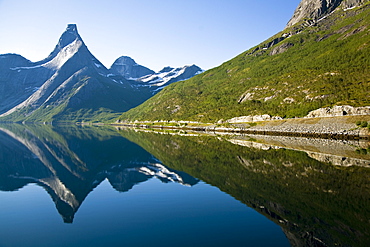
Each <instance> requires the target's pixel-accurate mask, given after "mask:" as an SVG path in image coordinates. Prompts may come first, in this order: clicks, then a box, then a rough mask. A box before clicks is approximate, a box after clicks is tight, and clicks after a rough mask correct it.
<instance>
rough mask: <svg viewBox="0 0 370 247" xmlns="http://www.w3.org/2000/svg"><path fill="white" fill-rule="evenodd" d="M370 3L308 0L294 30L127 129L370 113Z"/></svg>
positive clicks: (174, 90) (139, 110)
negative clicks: (336, 110)
mask: <svg viewBox="0 0 370 247" xmlns="http://www.w3.org/2000/svg"><path fill="white" fill-rule="evenodd" d="M369 27H370V3H369V0H302V1H301V3H300V4H299V6H298V7H297V9H296V11H295V13H294V15H293V17H292V18H291V19H290V21H289V22H288V24H287V27H286V28H285V29H284V30H283V31H281V32H279V33H277V34H276V35H274V36H272V37H271V38H269V39H267V40H266V41H263V42H262V43H260V44H259V45H257V46H255V47H252V48H251V49H249V50H247V51H245V52H243V53H242V54H240V55H238V56H237V57H235V58H233V59H231V60H230V61H227V62H225V63H224V64H222V65H221V66H219V67H217V68H214V69H210V70H208V71H206V72H204V73H202V74H201V75H197V76H195V77H192V78H191V79H189V80H186V81H181V82H177V83H175V84H172V85H170V86H168V87H166V88H165V89H164V90H162V91H161V92H160V93H158V94H157V95H155V96H154V97H152V98H150V99H149V100H147V101H146V102H145V103H143V104H141V105H140V106H138V107H136V108H134V109H131V110H130V111H128V112H125V113H124V114H123V115H122V116H121V117H120V121H122V122H130V121H134V120H148V121H154V120H190V121H199V122H206V123H207V122H208V123H209V122H213V123H223V122H225V121H227V120H229V119H231V118H234V117H240V116H254V115H262V114H267V115H270V116H272V117H274V116H276V117H281V118H294V117H303V116H306V115H307V114H308V113H309V112H310V111H312V110H315V109H318V108H323V107H332V106H335V105H350V106H353V107H360V106H369V105H370V62H369V57H370V42H369V40H370V29H369Z"/></svg>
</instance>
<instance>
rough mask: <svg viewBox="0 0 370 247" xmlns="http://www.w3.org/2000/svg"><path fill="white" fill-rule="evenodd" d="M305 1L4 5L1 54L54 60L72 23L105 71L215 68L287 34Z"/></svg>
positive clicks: (61, 0) (39, 0)
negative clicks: (133, 66) (118, 65)
mask: <svg viewBox="0 0 370 247" xmlns="http://www.w3.org/2000/svg"><path fill="white" fill-rule="evenodd" d="M299 2H300V0H0V54H4V53H17V54H20V55H22V56H24V57H25V58H27V59H29V60H31V61H34V62H36V61H39V60H41V59H43V58H45V57H47V56H48V55H49V53H50V52H51V51H52V50H53V49H54V47H55V45H56V44H57V42H58V40H59V37H60V35H61V34H62V33H63V32H64V30H65V29H66V27H67V24H69V23H75V24H77V28H78V31H79V34H80V35H81V37H82V39H83V40H84V42H85V43H86V45H87V46H88V48H89V49H90V51H91V52H92V53H93V54H94V56H95V57H96V58H97V59H99V60H100V61H101V62H102V63H103V64H104V65H105V66H106V67H108V68H109V67H110V66H111V65H112V63H113V62H114V60H115V59H117V58H118V57H120V56H122V55H126V56H130V57H132V58H133V59H134V60H135V61H136V62H137V63H139V64H141V65H143V66H146V67H148V68H150V69H153V70H155V71H158V70H160V69H162V68H163V67H165V66H172V67H180V66H183V65H186V64H196V65H198V66H200V67H202V68H203V69H210V68H213V67H216V66H218V65H220V64H221V63H223V62H225V61H227V60H230V59H231V58H233V57H235V56H236V55H238V54H240V53H242V52H243V51H245V50H247V49H249V48H251V47H253V46H254V45H257V44H259V43H260V42H262V41H264V40H265V39H267V38H268V37H270V36H272V35H274V34H275V33H277V32H279V31H281V30H283V29H284V27H285V25H286V23H287V22H288V21H289V19H290V18H291V16H292V15H293V12H294V10H295V8H296V7H297V6H298V4H299Z"/></svg>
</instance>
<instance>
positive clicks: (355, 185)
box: [120, 130, 370, 246]
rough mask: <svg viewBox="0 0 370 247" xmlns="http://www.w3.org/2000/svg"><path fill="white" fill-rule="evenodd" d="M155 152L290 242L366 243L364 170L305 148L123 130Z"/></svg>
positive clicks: (368, 194)
mask: <svg viewBox="0 0 370 247" xmlns="http://www.w3.org/2000/svg"><path fill="white" fill-rule="evenodd" d="M120 133H121V134H122V135H123V136H124V137H126V138H128V139H129V140H131V141H134V142H136V143H138V144H139V145H141V146H142V147H143V148H145V149H146V150H147V151H148V152H151V153H152V154H153V155H155V156H156V157H157V158H159V159H160V160H161V161H162V162H163V163H164V164H165V165H166V166H169V167H171V168H173V169H177V170H182V171H184V172H187V173H188V174H190V175H192V176H194V177H197V178H199V179H201V180H203V181H205V182H207V183H209V184H212V185H215V186H217V187H218V188H220V189H221V190H223V191H225V192H227V193H228V194H230V195H232V196H234V197H235V198H237V199H238V200H240V201H241V202H243V203H245V204H247V205H248V206H250V207H252V208H254V209H255V210H256V211H258V212H260V213H261V214H264V215H266V216H267V217H268V218H270V219H271V220H273V221H274V222H276V223H277V224H279V225H280V226H281V227H282V228H283V230H284V232H285V233H286V235H287V237H288V238H289V239H290V241H291V244H292V245H293V246H335V245H343V246H366V244H367V243H369V241H370V230H369V229H370V223H369V221H368V219H369V218H370V212H369V208H370V180H369V177H370V176H369V175H370V169H369V168H367V167H359V166H348V167H344V166H335V165H332V164H329V163H323V162H320V161H318V160H316V159H313V158H311V157H310V156H308V155H307V153H305V152H301V151H295V150H287V149H283V148H280V149H271V148H266V150H263V149H260V148H253V147H245V146H241V145H235V144H233V143H231V142H229V141H227V140H223V139H221V140H219V139H217V138H216V137H204V136H203V137H201V136H193V137H183V136H173V135H160V134H155V133H144V132H137V133H135V132H133V131H130V130H122V131H120Z"/></svg>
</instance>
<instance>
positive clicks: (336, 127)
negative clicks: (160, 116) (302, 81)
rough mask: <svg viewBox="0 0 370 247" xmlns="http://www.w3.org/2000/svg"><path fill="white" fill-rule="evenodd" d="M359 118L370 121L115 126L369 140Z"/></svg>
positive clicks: (346, 118) (340, 119) (334, 119)
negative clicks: (360, 125) (358, 124)
mask: <svg viewBox="0 0 370 247" xmlns="http://www.w3.org/2000/svg"><path fill="white" fill-rule="evenodd" d="M359 120H361V121H369V122H370V115H363V116H337V117H316V118H295V119H279V120H266V121H261V122H252V123H233V124H231V123H227V124H205V123H196V122H186V121H157V122H138V121H137V122H134V123H116V124H114V125H115V126H126V127H138V128H155V129H169V130H171V129H172V130H184V131H186V130H194V131H205V132H228V133H240V134H256V135H277V136H299V137H311V138H325V139H346V140H354V139H367V140H370V131H369V129H368V128H361V127H358V126H357V125H356V121H359Z"/></svg>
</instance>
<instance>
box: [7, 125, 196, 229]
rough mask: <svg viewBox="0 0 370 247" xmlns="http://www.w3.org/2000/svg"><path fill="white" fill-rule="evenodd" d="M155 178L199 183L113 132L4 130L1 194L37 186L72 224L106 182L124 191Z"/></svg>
mask: <svg viewBox="0 0 370 247" xmlns="http://www.w3.org/2000/svg"><path fill="white" fill-rule="evenodd" d="M152 177H157V178H158V179H160V180H161V181H163V182H177V183H181V184H184V185H194V184H196V183H197V181H198V180H196V179H194V178H193V177H191V176H189V175H187V174H186V173H183V172H178V171H175V170H172V169H168V168H167V167H165V166H163V165H162V164H161V163H160V162H159V161H158V160H157V159H155V158H154V157H153V156H152V155H151V154H150V153H148V152H146V151H145V150H144V149H142V148H141V147H140V146H138V145H136V144H134V143H132V142H130V141H128V140H126V139H124V138H122V136H120V135H119V134H118V133H117V132H116V131H115V130H113V129H110V128H98V127H83V128H82V127H78V126H68V127H62V128H56V127H53V126H48V125H29V126H25V125H18V124H12V125H3V126H0V190H3V191H15V190H18V189H20V188H22V187H23V186H25V185H27V184H29V183H36V184H38V185H40V186H42V187H43V188H44V189H45V190H46V191H47V192H48V193H49V194H50V196H51V197H52V199H53V201H54V203H55V205H56V207H57V210H58V212H59V213H60V215H61V216H62V217H63V219H64V221H65V222H67V223H71V222H72V221H73V218H74V215H75V213H76V211H77V210H78V208H79V207H80V205H81V204H82V202H83V201H84V199H85V198H86V196H87V195H88V194H89V193H90V192H91V191H92V190H93V189H94V188H95V187H96V186H98V185H99V184H100V183H101V182H102V181H104V180H105V179H107V180H108V181H109V182H110V184H111V185H112V187H113V188H115V189H116V190H117V191H120V192H125V191H128V190H130V189H131V188H132V187H133V186H134V185H136V184H138V183H141V182H144V181H147V180H148V179H150V178H152Z"/></svg>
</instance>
